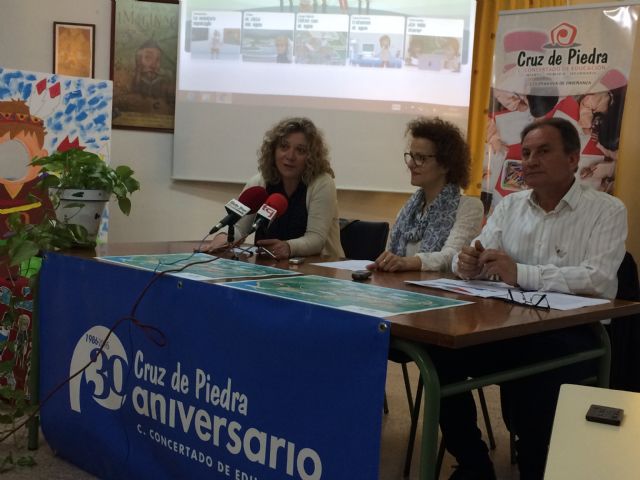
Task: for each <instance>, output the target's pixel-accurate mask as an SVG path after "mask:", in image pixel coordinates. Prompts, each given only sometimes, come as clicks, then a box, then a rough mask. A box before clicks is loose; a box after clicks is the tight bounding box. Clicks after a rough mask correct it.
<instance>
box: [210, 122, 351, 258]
mask: <svg viewBox="0 0 640 480" xmlns="http://www.w3.org/2000/svg"><path fill="white" fill-rule="evenodd" d="M258 170H259V172H260V173H258V174H257V175H256V176H254V177H253V178H251V179H250V180H249V181H248V182H247V184H246V185H245V188H244V190H246V189H247V188H249V187H254V186H262V187H264V188H265V189H266V190H267V193H268V194H269V195H271V194H273V193H280V194H282V195H284V196H285V197H286V198H287V200H288V202H289V205H288V208H287V210H286V212H284V214H283V215H281V216H279V217H278V218H276V219H275V220H273V221H272V222H271V224H270V225H269V226H268V227H267V228H266V229H263V230H258V231H257V232H256V236H255V238H256V245H259V246H261V247H264V248H266V249H267V250H269V251H270V252H271V253H272V254H273V255H275V257H276V258H278V259H283V258H289V257H295V256H308V255H319V254H325V255H330V256H333V257H342V256H344V253H343V251H342V247H341V246H340V227H339V224H338V198H337V194H336V186H335V183H334V181H333V177H334V173H333V170H332V169H331V165H330V163H329V152H328V148H327V146H326V143H325V140H324V137H323V135H322V133H321V132H320V130H318V129H317V127H316V126H315V125H314V124H313V122H312V121H311V120H309V119H308V118H304V117H292V118H285V119H283V120H281V121H280V122H278V123H277V124H276V125H274V126H273V127H272V128H271V129H270V130H268V131H267V132H266V133H265V135H264V139H263V141H262V146H261V147H260V150H259V151H258ZM253 220H254V216H253V215H248V216H246V217H243V218H242V220H240V221H239V222H238V223H237V224H236V230H237V234H236V238H242V236H244V235H243V234H244V233H246V232H248V231H249V228H250V227H251V224H252V222H253ZM213 243H217V244H218V245H219V241H218V242H216V241H215V240H214V242H213Z"/></svg>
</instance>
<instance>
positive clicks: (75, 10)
mask: <svg viewBox="0 0 640 480" xmlns="http://www.w3.org/2000/svg"><path fill="white" fill-rule="evenodd" d="M571 3H574V4H578V3H593V2H589V1H588V0H574V1H573V2H571ZM58 12H65V13H58ZM1 13H2V16H1V17H0V65H2V66H4V67H10V68H20V69H29V70H35V71H43V72H47V71H51V66H52V51H53V39H52V37H53V34H52V30H53V22H54V21H55V20H59V21H68V22H79V23H94V24H96V77H97V78H109V55H110V53H109V52H110V28H111V2H110V0H83V1H73V0H2V6H1ZM635 47H636V48H634V52H637V51H640V50H639V49H640V35H638V37H637V38H636V46H635ZM627 102H628V104H627V106H626V109H625V121H624V124H623V127H622V140H621V148H620V151H619V155H620V161H619V167H618V168H619V171H618V180H617V185H618V187H617V188H618V191H617V193H618V196H619V197H620V198H621V199H622V200H623V201H624V202H625V203H626V205H627V207H628V209H629V222H630V223H629V224H630V228H629V230H630V233H629V239H628V241H627V249H628V250H630V251H631V252H632V253H633V255H634V256H635V257H636V258H637V259H640V228H639V227H640V208H637V205H638V204H640V188H638V185H640V135H637V134H636V130H637V126H636V125H635V122H634V121H633V120H634V119H637V118H640V61H636V62H635V64H634V65H633V69H632V72H631V78H630V88H629V91H628V96H627ZM274 120H275V119H274ZM247 141H252V142H255V143H256V147H257V145H258V143H259V141H260V139H247ZM172 142H173V136H172V135H171V134H162V133H147V132H135V131H124V130H115V131H114V133H113V142H112V161H113V162H114V163H115V164H118V163H126V164H128V165H130V166H131V167H132V168H133V169H134V170H135V171H136V174H137V177H138V178H139V179H140V181H141V183H142V191H141V192H138V193H136V194H135V196H134V198H133V200H134V202H133V212H132V214H131V217H128V218H127V217H125V216H123V215H122V214H121V213H120V212H119V211H117V209H112V220H111V231H110V240H111V241H120V242H124V241H151V240H191V239H199V238H202V237H203V236H204V234H205V233H206V232H207V231H208V229H209V228H210V226H211V225H213V224H214V223H215V222H216V221H217V220H218V219H219V218H221V217H222V216H223V213H224V212H223V205H224V203H226V202H227V201H228V200H229V199H230V198H232V197H236V196H237V195H238V193H239V190H240V186H239V185H230V184H217V183H204V182H202V183H193V182H173V181H172V180H171V178H170V175H171V156H172V150H173V146H172ZM247 161H251V162H254V161H255V160H254V159H247ZM389 161H395V162H397V163H398V168H403V166H402V159H401V157H400V155H398V158H397V159H389ZM405 198H406V196H405V195H402V194H391V193H372V192H354V191H341V192H339V202H340V213H341V215H342V216H344V217H350V218H362V219H387V220H389V221H392V219H393V218H394V216H395V214H396V212H397V211H398V209H399V208H400V206H401V205H402V203H403V202H404V200H405Z"/></svg>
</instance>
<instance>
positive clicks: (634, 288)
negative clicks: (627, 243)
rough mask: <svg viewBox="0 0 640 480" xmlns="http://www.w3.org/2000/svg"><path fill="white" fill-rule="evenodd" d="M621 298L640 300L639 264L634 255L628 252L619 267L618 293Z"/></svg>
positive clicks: (617, 296)
mask: <svg viewBox="0 0 640 480" xmlns="http://www.w3.org/2000/svg"><path fill="white" fill-rule="evenodd" d="M616 298H619V299H621V300H632V301H638V300H640V283H639V282H638V266H637V265H636V261H635V260H634V259H633V256H632V255H631V254H630V253H629V252H627V253H625V254H624V259H623V260H622V263H621V264H620V267H619V268H618V293H617V294H616Z"/></svg>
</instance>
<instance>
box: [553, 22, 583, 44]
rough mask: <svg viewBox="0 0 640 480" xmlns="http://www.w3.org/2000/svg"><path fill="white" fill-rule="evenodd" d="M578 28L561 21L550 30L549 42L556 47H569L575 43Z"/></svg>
mask: <svg viewBox="0 0 640 480" xmlns="http://www.w3.org/2000/svg"><path fill="white" fill-rule="evenodd" d="M577 34H578V29H577V28H576V27H575V26H574V25H571V24H570V23H566V22H562V23H561V24H560V25H558V26H557V27H555V28H553V30H551V44H552V45H554V46H558V47H569V46H571V45H573V44H574V43H575V40H576V35H577Z"/></svg>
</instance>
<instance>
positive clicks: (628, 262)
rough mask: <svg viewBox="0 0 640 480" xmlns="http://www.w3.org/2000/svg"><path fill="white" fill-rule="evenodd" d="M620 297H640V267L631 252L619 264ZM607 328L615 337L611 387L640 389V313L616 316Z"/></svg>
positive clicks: (611, 335) (633, 299)
mask: <svg viewBox="0 0 640 480" xmlns="http://www.w3.org/2000/svg"><path fill="white" fill-rule="evenodd" d="M616 298H619V299H621V300H631V301H640V284H639V282H638V267H637V265H636V262H635V260H634V259H633V257H632V256H631V254H630V253H629V252H627V253H626V254H625V256H624V260H622V263H621V264H620V267H619V268H618V293H617V295H616ZM607 331H608V332H609V338H610V340H611V378H610V380H609V387H610V388H614V389H616V390H630V391H632V392H640V349H638V345H640V315H630V316H628V317H619V318H614V319H612V320H611V324H609V325H607Z"/></svg>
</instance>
